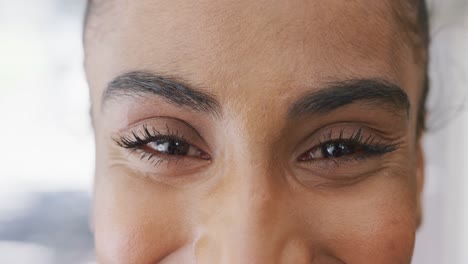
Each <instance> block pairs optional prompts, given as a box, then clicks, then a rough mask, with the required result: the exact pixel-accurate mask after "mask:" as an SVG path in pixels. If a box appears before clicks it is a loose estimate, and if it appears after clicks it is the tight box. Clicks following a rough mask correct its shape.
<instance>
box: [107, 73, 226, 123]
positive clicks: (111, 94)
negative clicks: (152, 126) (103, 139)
mask: <svg viewBox="0 0 468 264" xmlns="http://www.w3.org/2000/svg"><path fill="white" fill-rule="evenodd" d="M148 94H153V95H156V96H160V97H162V98H164V99H165V100H166V101H167V102H169V103H172V104H174V105H176V106H178V107H187V108H190V109H192V110H194V111H197V112H206V113H212V114H214V115H216V116H218V115H219V114H220V110H221V106H220V104H219V102H218V101H217V100H216V99H215V98H214V97H213V96H212V95H210V94H208V93H204V92H201V91H199V90H197V89H195V88H193V87H191V86H189V85H187V84H185V83H184V81H182V80H181V79H180V78H175V77H167V76H160V75H156V74H153V73H149V72H144V71H132V72H128V73H125V74H122V75H120V76H118V77H116V78H115V79H113V80H112V81H111V82H110V83H109V84H108V85H107V88H106V89H105V91H104V93H103V96H102V105H103V106H104V105H105V103H106V102H107V101H110V100H112V99H115V98H119V97H132V98H135V97H136V98H138V97H140V96H141V97H144V96H146V95H148Z"/></svg>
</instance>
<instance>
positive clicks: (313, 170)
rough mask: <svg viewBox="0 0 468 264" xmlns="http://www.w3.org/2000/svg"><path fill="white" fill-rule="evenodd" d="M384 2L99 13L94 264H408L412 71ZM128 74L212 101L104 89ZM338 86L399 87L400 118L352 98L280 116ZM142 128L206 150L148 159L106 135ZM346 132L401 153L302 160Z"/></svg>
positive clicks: (413, 174) (141, 4) (90, 69)
mask: <svg viewBox="0 0 468 264" xmlns="http://www.w3.org/2000/svg"><path fill="white" fill-rule="evenodd" d="M394 3H395V1H363V0H357V1H339V0H332V1H330V0H327V1H268V2H266V1H265V2H264V1H243V0H241V1H197V2H196V3H195V2H193V1H183V0H174V1H149V0H147V1H146V0H141V1H120V0H117V1H112V3H108V4H103V6H102V7H101V8H100V9H99V8H98V9H97V11H96V12H97V13H99V18H92V19H91V20H90V21H89V24H88V29H87V32H86V36H85V45H86V72H87V77H88V81H89V84H90V87H91V97H92V104H93V112H92V114H93V124H94V128H95V139H96V178H95V195H94V210H93V221H92V225H93V229H94V233H95V241H96V253H97V257H98V260H99V263H325V264H328V263H351V264H352V263H356V264H359V263H392V264H393V263H410V262H411V256H412V251H413V244H414V235H415V231H416V229H417V226H418V223H419V221H420V217H421V210H420V207H421V206H420V196H421V190H422V185H423V174H424V172H423V165H424V164H423V163H424V162H423V157H422V147H421V142H420V135H419V134H418V133H417V132H416V131H417V129H416V126H417V114H418V113H417V110H418V107H417V106H418V105H419V103H420V102H419V100H420V94H421V89H422V88H421V87H422V84H423V80H424V67H423V63H422V61H421V56H420V54H419V51H418V49H417V45H416V44H415V43H414V41H413V40H412V37H408V35H409V34H408V33H406V32H405V31H404V30H403V29H402V27H401V25H400V24H399V20H398V19H397V18H396V16H395V18H394V16H392V15H391V10H392V5H394ZM102 10H106V11H105V12H102V13H100V12H101V11H102ZM133 71H145V72H150V73H152V74H155V75H158V76H171V77H173V78H175V79H177V80H183V81H184V83H185V84H188V85H190V86H191V87H194V89H196V90H197V91H201V92H204V93H207V94H209V95H210V96H212V97H213V98H215V100H216V101H217V102H219V109H218V111H217V112H216V113H207V112H206V111H195V110H193V109H190V108H189V107H179V106H177V105H175V104H174V103H171V102H168V100H166V99H164V98H162V97H161V96H156V95H148V94H145V95H144V96H115V97H114V98H112V100H105V99H104V98H103V94H105V90H106V88H107V87H108V84H109V83H110V82H111V81H112V80H113V79H114V78H116V77H118V76H120V75H122V74H125V73H128V72H133ZM350 79H381V80H385V81H387V82H389V83H393V84H396V85H398V86H400V87H401V88H402V89H403V90H404V92H405V93H406V94H407V97H408V99H409V103H410V105H411V107H410V108H409V111H408V113H406V112H405V111H403V110H402V109H399V108H396V107H395V106H391V105H387V104H377V103H373V104H369V103H365V102H360V101H358V102H356V103H352V104H348V105H345V106H343V107H340V108H338V109H335V110H333V111H330V112H325V113H317V112H315V113H308V114H305V115H301V116H296V117H294V118H291V117H289V116H288V113H289V111H290V109H291V105H293V104H294V103H295V102H297V101H298V100H300V99H301V98H303V96H304V94H308V93H313V92H314V91H318V90H323V89H327V84H329V83H330V82H337V81H347V80H350ZM162 117H164V118H162ZM142 124H145V125H146V126H147V127H151V128H155V129H158V130H160V131H161V132H162V133H168V132H170V131H172V132H174V131H177V133H178V134H179V135H182V136H183V137H184V138H185V139H186V140H187V141H189V143H191V144H193V145H195V146H197V147H198V148H200V149H201V150H203V152H205V153H206V154H208V158H203V159H200V158H199V157H184V158H182V159H178V160H173V159H172V160H169V161H164V162H162V163H160V164H157V165H155V164H154V163H153V164H151V161H149V162H148V161H147V160H146V159H140V158H141V157H140V156H139V155H140V154H138V153H135V152H133V153H130V151H129V150H128V149H124V148H122V147H120V146H119V145H118V144H116V142H115V140H116V139H118V138H119V137H121V136H128V135H129V134H131V132H132V131H135V130H136V131H137V133H139V132H138V131H141V130H142ZM358 129H362V133H364V136H365V137H374V138H376V140H377V141H380V142H384V143H386V144H393V145H397V146H398V147H397V149H396V150H394V151H392V152H390V153H386V154H384V155H380V156H377V157H368V158H361V159H347V158H346V157H345V158H341V159H334V160H332V161H330V160H325V159H319V160H315V161H314V162H309V163H304V162H300V161H298V157H299V156H301V154H303V153H305V152H307V151H308V150H309V149H311V148H313V147H314V146H316V145H318V144H320V140H321V139H323V138H326V137H327V135H329V134H330V133H331V134H333V135H331V136H333V137H337V136H338V135H337V134H339V133H340V131H344V134H345V135H344V136H348V137H349V136H350V133H351V132H353V131H357V130H358ZM330 131H331V132H330ZM166 158H167V157H166Z"/></svg>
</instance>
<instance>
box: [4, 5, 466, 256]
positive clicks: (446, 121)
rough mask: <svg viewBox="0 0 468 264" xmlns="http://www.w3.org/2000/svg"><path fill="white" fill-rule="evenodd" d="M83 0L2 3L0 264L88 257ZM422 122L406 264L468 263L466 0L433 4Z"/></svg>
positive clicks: (89, 176)
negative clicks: (418, 212)
mask: <svg viewBox="0 0 468 264" xmlns="http://www.w3.org/2000/svg"><path fill="white" fill-rule="evenodd" d="M84 8H85V1H84V0H40V1H35V0H15V1H11V0H0V138H1V142H0V180H1V182H0V263H6V264H25V263H28V264H29V263H35V264H58V263H61V264H62V263H70V264H74V263H76V264H84V263H94V261H93V259H94V255H93V241H92V235H91V232H90V231H89V228H88V225H89V224H88V223H89V210H90V200H91V190H92V180H93V160H94V148H93V134H92V128H91V122H90V118H89V98H88V96H89V95H88V90H87V86H86V81H85V76H84V73H83V67H82V60H83V51H82V45H81V31H82V23H83V14H84ZM429 8H430V13H431V15H430V16H431V24H432V35H433V43H432V48H431V49H432V50H431V54H432V64H431V80H432V88H431V89H432V90H431V94H430V98H429V105H430V110H431V113H430V116H429V127H430V131H429V133H428V134H427V135H426V137H425V146H426V159H427V160H426V162H427V165H426V186H425V193H424V207H425V212H424V223H423V225H422V228H421V229H420V231H419V233H418V240H417V245H416V252H415V257H414V261H413V263H416V264H441V263H450V264H466V263H468V140H467V135H468V111H467V108H466V106H464V105H463V104H468V102H467V100H466V98H467V94H468V0H439V1H437V0H433V1H431V2H429Z"/></svg>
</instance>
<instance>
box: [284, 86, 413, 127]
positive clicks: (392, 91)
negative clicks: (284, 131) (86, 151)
mask: <svg viewBox="0 0 468 264" xmlns="http://www.w3.org/2000/svg"><path fill="white" fill-rule="evenodd" d="M357 102H360V103H364V104H366V105H368V106H371V107H375V108H376V109H382V108H384V109H387V110H389V111H392V112H395V111H404V112H405V113H406V115H408V114H409V110H410V102H409V99H408V95H407V94H406V92H405V91H404V90H403V89H402V88H400V87H399V86H398V85H396V84H393V83H391V82H389V81H386V80H382V79H353V80H346V81H340V82H331V83H328V84H327V85H326V86H325V87H324V88H321V89H320V90H317V91H313V92H309V93H306V94H305V95H303V96H302V98H301V99H299V100H298V101H297V102H296V103H294V104H293V105H292V106H291V107H290V109H289V112H288V116H289V117H290V118H295V117H299V116H303V115H307V114H326V113H329V112H331V111H334V110H337V109H339V108H341V107H343V106H346V105H350V104H353V103H357Z"/></svg>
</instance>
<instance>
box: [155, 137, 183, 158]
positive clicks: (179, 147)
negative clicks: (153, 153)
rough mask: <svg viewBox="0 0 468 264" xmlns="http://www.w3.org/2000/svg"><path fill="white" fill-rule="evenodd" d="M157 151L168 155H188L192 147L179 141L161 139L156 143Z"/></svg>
mask: <svg viewBox="0 0 468 264" xmlns="http://www.w3.org/2000/svg"><path fill="white" fill-rule="evenodd" d="M155 143H156V144H155V145H156V150H157V151H159V152H161V153H163V154H167V155H186V154H187V153H188V151H189V148H190V145H189V144H187V143H185V142H183V141H180V140H177V139H160V140H157V141H156V142H155Z"/></svg>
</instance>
